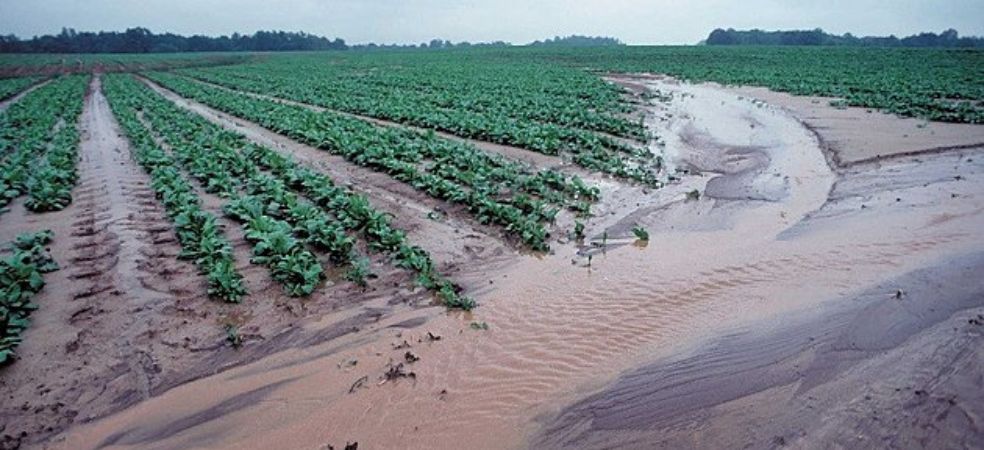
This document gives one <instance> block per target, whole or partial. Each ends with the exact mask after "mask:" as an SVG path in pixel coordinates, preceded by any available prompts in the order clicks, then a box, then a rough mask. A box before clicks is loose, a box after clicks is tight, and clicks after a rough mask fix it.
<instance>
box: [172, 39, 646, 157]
mask: <svg viewBox="0 0 984 450" xmlns="http://www.w3.org/2000/svg"><path fill="white" fill-rule="evenodd" d="M459 55H461V54H459ZM188 73H190V74H193V76H196V77H198V76H201V77H208V78H211V77H213V76H214V77H215V78H211V79H214V80H216V81H222V80H232V79H236V78H239V79H242V80H243V81H247V82H249V83H250V84H254V85H255V86H256V87H260V85H266V86H269V87H271V88H274V89H277V88H279V89H277V90H276V91H268V92H278V93H283V94H288V93H290V94H293V95H304V96H305V97H307V98H310V99H312V100H315V99H316V100H319V101H321V102H325V106H328V105H329V104H330V105H333V107H337V108H345V109H346V110H351V111H353V112H355V111H363V112H368V111H376V112H379V113H383V114H386V113H387V112H388V113H390V114H401V113H402V114H405V115H413V111H406V110H407V109H412V107H413V106H414V105H416V106H417V109H418V110H419V109H420V108H428V109H431V110H433V111H471V112H472V113H474V114H473V115H472V117H475V118H477V119H479V120H487V119H490V118H510V119H516V120H518V121H521V122H525V123H531V124H547V125H554V126H557V127H561V128H571V129H583V130H591V131H600V132H605V133H609V134H612V135H617V136H621V137H625V138H631V139H643V138H645V129H644V128H643V127H642V126H641V125H640V124H639V123H638V122H637V121H633V120H629V119H626V118H624V117H623V114H625V113H627V112H630V111H631V109H630V108H629V107H628V106H627V105H626V104H625V103H624V102H623V101H622V98H621V96H620V94H621V89H619V88H618V87H616V86H613V85H610V84H607V83H604V82H602V81H601V80H599V79H598V78H596V77H593V76H591V75H588V74H585V73H583V72H578V71H570V70H567V69H566V68H563V67H557V66H555V65H547V64H514V63H509V62H505V63H501V64H494V65H490V64H481V61H478V60H476V59H475V58H469V57H467V56H465V57H463V58H456V59H452V58H448V57H447V56H445V55H439V54H415V55H407V54H404V55H379V54H355V55H340V57H337V58H332V59H330V60H327V59H325V58H311V57H303V56H299V57H287V58H283V57H280V58H274V59H271V60H268V61H264V62H261V63H257V64H250V65H245V66H238V67H222V68H217V70H214V71H191V72H188ZM225 75H228V77H226V76H225ZM286 79H289V80H291V81H292V82H293V83H296V84H295V85H294V86H292V87H294V88H291V87H287V86H285V85H284V84H283V83H279V84H278V83H273V84H271V83H270V80H286ZM325 79H330V80H332V82H331V83H324V80H325ZM380 99H382V100H385V102H386V103H387V104H388V105H386V106H382V105H379V104H378V103H379V102H378V100H380ZM374 103H375V104H374Z"/></svg>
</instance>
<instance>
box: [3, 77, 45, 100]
mask: <svg viewBox="0 0 984 450" xmlns="http://www.w3.org/2000/svg"><path fill="white" fill-rule="evenodd" d="M38 80H39V78H37V77H21V78H4V79H0V100H6V99H8V98H10V97H13V96H15V95H17V94H18V93H20V92H22V91H23V90H25V89H27V88H28V87H30V86H31V85H32V84H34V83H37V82H38Z"/></svg>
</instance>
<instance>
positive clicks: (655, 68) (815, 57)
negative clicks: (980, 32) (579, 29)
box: [501, 46, 984, 123]
mask: <svg viewBox="0 0 984 450" xmlns="http://www.w3.org/2000/svg"><path fill="white" fill-rule="evenodd" d="M501 57H502V58H505V59H509V60H511V61H513V62H515V63H526V64H543V63H548V64H555V65H559V66H566V67H567V68H568V70H583V69H589V70H592V71H598V72H635V73H638V72H647V73H660V74H667V75H672V76H674V77H678V78H682V79H686V80H690V81H695V82H702V81H714V82H718V83H723V84H728V85H750V86H764V87H767V88H770V89H773V90H776V91H782V92H789V93H791V94H795V95H813V96H824V97H833V98H835V99H836V100H834V101H833V102H834V104H835V105H847V106H858V107H864V108H872V109H880V110H883V111H886V112H889V113H894V114H898V115H901V116H906V117H918V118H923V119H928V120H935V121H943V122H962V123H984V83H982V82H981V79H982V77H984V51H981V50H979V49H930V48H878V47H871V48H859V47H793V46H788V47H780V46H773V47H751V46H739V47H735V46H686V47H666V46H663V47H641V46H623V47H614V48H579V49H571V48H568V49H564V48H554V49H517V50H513V51H509V52H504V54H502V55H501Z"/></svg>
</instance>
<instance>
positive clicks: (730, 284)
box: [49, 80, 984, 449]
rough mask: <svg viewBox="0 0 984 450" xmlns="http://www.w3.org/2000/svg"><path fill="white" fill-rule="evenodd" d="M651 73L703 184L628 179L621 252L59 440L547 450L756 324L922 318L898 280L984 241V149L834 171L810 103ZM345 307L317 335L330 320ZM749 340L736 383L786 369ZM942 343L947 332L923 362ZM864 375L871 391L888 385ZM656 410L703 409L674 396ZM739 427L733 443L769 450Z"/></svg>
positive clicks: (553, 266)
mask: <svg viewBox="0 0 984 450" xmlns="http://www.w3.org/2000/svg"><path fill="white" fill-rule="evenodd" d="M643 82H644V83H649V84H647V86H648V88H650V89H661V90H667V91H672V92H674V93H675V94H676V96H675V99H674V100H673V101H671V102H669V103H667V104H653V105H652V110H653V112H652V114H653V115H654V116H659V117H662V118H663V119H665V120H657V121H653V122H652V123H654V124H655V123H658V125H654V126H658V127H659V128H658V129H657V131H658V132H660V133H661V134H662V135H663V136H666V138H667V140H668V142H667V150H668V153H669V154H670V156H672V158H673V159H674V162H675V163H677V164H680V165H689V166H692V167H695V168H699V169H701V172H702V173H701V175H698V176H691V177H686V178H685V179H684V180H683V181H682V182H681V183H679V184H678V185H673V186H670V187H668V188H667V189H664V190H660V191H656V192H650V193H648V194H645V198H643V197H642V196H640V195H638V194H639V192H637V191H633V194H632V195H628V194H625V192H626V191H623V190H620V189H619V188H617V187H610V188H609V190H608V191H607V192H609V193H611V194H612V197H613V198H612V197H610V198H612V200H609V202H610V203H609V204H607V205H602V207H601V209H600V210H601V211H605V212H609V211H610V212H611V213H614V214H606V215H605V216H603V217H598V218H597V219H596V220H593V221H592V223H591V224H589V229H590V231H591V233H590V235H591V236H593V239H592V240H595V241H598V240H600V235H601V234H602V233H603V232H604V231H605V230H612V232H611V233H610V234H609V238H610V239H609V242H608V244H612V245H609V246H607V248H605V249H604V251H599V250H593V251H589V250H591V249H590V248H589V247H590V244H587V245H586V247H585V248H580V247H578V245H577V244H576V243H570V244H567V245H558V246H556V247H557V248H556V250H555V252H554V253H553V254H551V255H545V256H542V257H523V258H519V259H517V260H516V261H515V262H514V263H512V264H509V265H506V266H504V267H493V268H490V267H464V268H463V269H462V272H461V273H460V276H461V277H463V278H465V279H468V280H470V282H469V286H470V287H471V293H473V294H474V295H475V296H476V297H477V298H478V300H479V301H480V302H481V307H480V308H479V309H477V310H476V311H474V312H473V313H461V312H444V311H442V310H440V309H439V308H433V309H429V310H413V311H395V312H393V313H392V314H389V315H385V316H382V317H381V318H380V320H379V321H378V322H376V323H374V324H371V325H369V326H366V327H365V328H364V329H363V330H361V331H360V332H355V333H349V334H344V335H341V336H336V337H335V338H334V339H332V340H330V341H326V342H320V343H314V344H312V345H309V346H304V347H292V348H289V349H286V350H283V351H279V352H274V353H272V354H270V355H268V356H266V357H263V358H261V359H258V360H256V361H255V362H252V363H249V364H245V365H242V366H238V367H234V368H231V369H229V370H226V371H223V372H221V373H218V374H216V375H213V376H207V377H203V378H200V379H197V380H194V381H191V382H188V383H185V384H182V385H180V386H177V387H174V388H172V389H169V390H166V391H164V392H160V393H157V394H156V395H154V396H153V397H152V398H149V399H147V400H145V401H142V402H139V403H137V404H135V405H134V406H132V407H129V408H127V409H125V410H122V411H120V412H118V413H116V414H113V415H111V416H108V417H105V418H102V419H99V420H94V421H92V422H91V423H89V424H86V425H81V426H76V427H74V428H73V429H70V430H69V431H68V432H66V433H64V434H62V435H60V436H58V437H56V438H54V439H53V440H51V441H50V442H49V446H50V447H52V448H72V449H76V448H99V447H103V446H108V447H112V448H191V447H210V448H323V446H326V445H329V444H330V445H333V446H335V448H340V447H342V446H344V444H345V443H346V442H359V444H360V448H361V447H365V448H522V447H527V446H536V445H535V444H533V442H534V441H533V439H543V437H542V436H544V435H543V430H545V429H553V430H559V431H555V432H557V433H561V434H564V435H571V434H570V433H573V432H577V431H578V430H580V431H581V432H584V430H590V429H591V428H590V426H591V424H588V425H583V424H581V425H578V424H575V425H572V426H574V427H575V428H574V429H573V431H571V430H569V429H567V428H565V425H564V422H563V421H562V420H559V419H557V418H563V417H565V415H564V412H565V411H568V416H567V417H570V416H569V414H570V413H569V411H574V410H575V409H571V408H577V406H574V407H572V406H571V405H585V404H589V403H584V401H585V399H591V398H594V397H591V395H592V394H598V393H602V394H598V395H604V394H603V393H604V392H606V391H610V390H613V389H614V390H616V391H617V389H619V388H618V386H619V385H618V384H617V381H616V382H615V384H613V381H614V380H618V379H619V375H620V374H623V373H633V372H631V371H632V370H633V369H637V368H640V367H647V366H652V365H653V364H660V362H661V361H672V360H673V357H674V356H678V355H685V354H688V352H695V351H699V349H701V348H704V347H703V346H704V345H705V343H707V342H714V339H715V338H720V337H721V336H728V334H727V333H734V332H735V330H740V331H743V332H745V333H747V334H748V335H749V336H750V337H749V338H748V339H750V340H751V341H750V342H752V343H754V342H757V341H754V339H766V340H767V341H766V342H776V341H775V340H771V341H769V340H768V339H767V337H768V336H769V333H770V332H775V333H778V334H782V330H783V326H782V325H784V324H785V323H787V321H790V320H791V319H790V318H793V317H801V316H803V315H812V317H826V316H825V314H826V313H827V312H828V311H835V310H837V309H836V308H837V307H838V305H843V304H844V303H845V302H871V304H875V301H878V302H879V303H878V304H881V305H883V306H882V307H883V308H892V307H893V305H898V306H899V307H903V306H904V304H905V303H892V302H884V301H883V300H884V297H879V295H883V296H887V297H891V296H892V295H894V294H895V291H894V290H893V287H894V284H893V283H892V281H891V280H894V279H897V277H899V276H902V275H904V274H906V273H910V272H913V271H918V270H920V269H921V268H924V267H932V266H937V265H939V262H940V261H941V260H945V259H946V258H948V257H951V256H952V255H962V254H967V253H973V252H981V251H984V226H982V224H984V220H982V214H984V198H982V193H984V175H982V164H984V156H982V155H981V153H980V151H979V150H965V151H961V152H956V153H955V152H942V153H939V154H927V155H922V156H920V157H919V159H913V158H908V159H906V158H899V159H897V160H892V161H881V162H877V163H871V164H859V165H856V166H852V167H851V168H850V169H849V170H841V169H838V170H836V171H832V170H831V169H830V167H829V166H828V165H827V159H826V158H825V155H824V154H823V152H822V151H821V142H820V141H818V139H817V137H816V135H814V134H813V133H812V132H810V130H808V129H807V128H806V127H804V126H803V125H802V124H801V123H800V122H799V121H798V120H797V119H796V118H795V117H793V116H791V115H790V114H789V113H788V111H785V110H782V109H779V108H772V107H769V106H767V105H762V104H759V103H754V102H751V101H748V100H745V99H741V98H739V97H738V96H737V95H735V94H734V93H733V92H729V91H726V90H721V89H718V88H716V87H712V86H693V85H686V84H674V83H661V82H656V81H653V80H644V81H643ZM713 180H718V181H714V184H716V185H717V186H716V187H714V188H713V189H711V191H712V192H711V194H712V195H710V196H704V197H702V199H701V200H697V201H687V200H686V198H685V196H684V194H685V192H687V191H688V190H689V189H693V188H698V189H700V190H701V191H702V192H706V191H705V187H706V186H708V183H709V182H711V181H713ZM708 189H710V188H708ZM736 191H740V192H743V193H744V194H742V195H732V194H734V192H736ZM637 224H638V225H644V226H646V227H647V228H648V229H649V230H650V233H651V238H650V241H649V242H648V245H644V246H643V245H625V244H630V243H632V240H633V239H632V238H631V233H630V232H629V229H630V228H631V226H634V225H637ZM587 254H590V255H591V259H590V260H588V259H587V258H586V256H585V255H587ZM972 273H973V272H972ZM968 279H970V280H973V279H974V278H973V277H971V278H968ZM883 291H884V292H883ZM941 292H942V291H941ZM941 295H944V294H941ZM926 301H931V299H927V300H926ZM864 313H865V314H872V315H875V314H877V311H874V312H873V311H871V310H867V311H865V312H864ZM338 314H341V313H338ZM336 315H337V314H336ZM336 315H326V316H325V317H324V318H323V320H321V321H312V322H308V323H304V324H299V325H298V326H300V327H302V329H308V330H318V329H319V328H320V327H322V326H323V324H324V323H331V322H332V321H335V320H337V317H335V316H336ZM425 319H426V320H425ZM473 324H474V325H473ZM937 333H945V330H944V331H937ZM763 336H764V337H763ZM964 345H966V343H964ZM743 348H749V349H750V350H749V351H748V352H747V353H746V354H745V355H743V356H742V358H743V361H744V363H743V364H745V365H742V364H735V365H734V367H731V366H729V365H728V364H727V362H726V361H725V362H724V363H723V365H718V366H715V367H716V368H717V369H716V370H718V372H717V373H718V375H717V376H719V377H722V378H728V377H729V375H731V374H734V373H737V372H738V371H740V370H742V367H747V365H749V364H750V365H753V366H754V365H756V364H758V365H762V366H767V365H768V364H771V363H772V362H773V360H772V359H771V358H773V356H774V355H775V353H774V352H772V351H771V350H770V349H774V348H775V347H774V346H770V345H762V346H761V350H756V348H757V347H755V346H753V345H752V344H749V346H746V347H743ZM934 348H935V347H934V346H933V345H932V341H931V342H930V344H927V345H924V346H922V347H918V348H916V350H918V351H919V352H923V353H921V354H926V353H931V352H932V351H933V349H934ZM971 363H974V360H973V358H972V359H971ZM979 363H980V362H979V361H976V364H978V365H979ZM702 364H713V361H712V362H710V363H702ZM702 367H705V366H702V365H701V364H697V365H695V366H693V367H692V368H690V369H689V370H690V372H684V373H683V375H682V376H683V377H684V378H683V379H684V380H686V379H687V377H688V376H689V375H688V373H691V374H692V375H693V376H694V377H697V376H699V374H700V373H702V370H703V369H702ZM706 367H710V366H706ZM884 367H888V368H890V367H893V366H891V365H886V366H884ZM899 367H906V366H904V365H903V366H899ZM886 370H887V369H886ZM913 370H916V369H913ZM863 375H864V374H863V373H862V374H861V375H856V376H855V381H854V383H855V385H857V384H863V383H866V382H868V381H867V378H865V377H864V376H863ZM732 380H733V381H734V382H735V383H739V384H741V383H743V381H742V380H741V378H740V377H736V378H732ZM879 398H880V399H882V400H881V401H883V402H884V404H885V405H888V406H893V405H895V404H896V403H897V402H900V401H902V400H900V399H899V398H896V397H893V396H892V395H885V396H883V397H879ZM770 399H771V397H766V398H761V397H754V398H751V399H745V402H746V403H745V405H744V407H745V408H746V410H751V411H759V410H761V408H763V406H762V405H763V404H765V402H767V401H768V400H770ZM579 400H580V401H582V402H581V403H578V401H579ZM756 402H758V403H756ZM893 402H895V403H893ZM839 405H841V404H840V403H836V402H833V403H832V408H836V407H838V406H839ZM652 406H653V407H654V408H666V409H668V410H670V411H681V412H684V411H685V410H686V411H690V412H692V408H691V409H687V408H690V406H688V405H683V406H681V405H679V404H676V403H673V402H664V401H661V400H659V398H658V397H657V398H656V399H655V400H653V405H652ZM734 407H735V408H738V407H739V406H734ZM969 407H970V408H974V405H973V404H971V405H970V406H969ZM979 408H980V406H979V405H977V409H976V410H972V413H973V414H980V410H979ZM616 422H617V421H616ZM629 425H631V424H629V423H628V422H626V427H625V428H630V426H629ZM577 427H580V428H577ZM804 427H806V426H805V425H804ZM612 428H614V429H616V430H618V429H619V425H618V423H616V424H615V425H614V426H613V427H612ZM724 429H725V430H727V428H724ZM638 436H639V435H638V434H633V433H632V431H631V430H626V431H624V433H621V434H619V435H618V436H616V437H615V438H613V439H615V440H614V441H613V440H605V441H593V442H594V443H592V442H589V441H585V442H583V446H585V447H605V446H611V445H618V444H619V443H622V444H626V445H628V444H631V442H632V439H633V438H636V437H638ZM734 436H735V437H734V438H733V439H732V440H728V439H724V438H723V439H724V440H723V441H721V442H723V443H725V444H726V445H729V446H731V445H734V446H741V445H745V444H747V443H748V442H752V441H748V440H744V439H743V435H741V434H734ZM780 437H781V436H780ZM537 442H540V443H543V442H545V441H537ZM598 442H601V443H598ZM642 442H643V444H645V442H647V441H642ZM805 442H806V444H807V445H808V444H809V442H810V440H809V438H807V440H806V441H805ZM814 442H816V441H814ZM574 446H575V447H576V446H578V445H577V444H575V445H574Z"/></svg>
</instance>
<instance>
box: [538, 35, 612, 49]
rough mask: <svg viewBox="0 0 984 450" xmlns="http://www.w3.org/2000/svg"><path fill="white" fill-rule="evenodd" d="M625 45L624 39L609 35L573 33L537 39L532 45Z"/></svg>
mask: <svg viewBox="0 0 984 450" xmlns="http://www.w3.org/2000/svg"><path fill="white" fill-rule="evenodd" d="M617 45H625V44H623V43H622V41H620V40H618V39H615V38H613V37H607V36H579V35H576V34H572V35H570V36H566V37H560V36H555V37H554V38H553V39H547V40H545V41H535V42H533V43H531V44H530V47H610V46H617Z"/></svg>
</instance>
